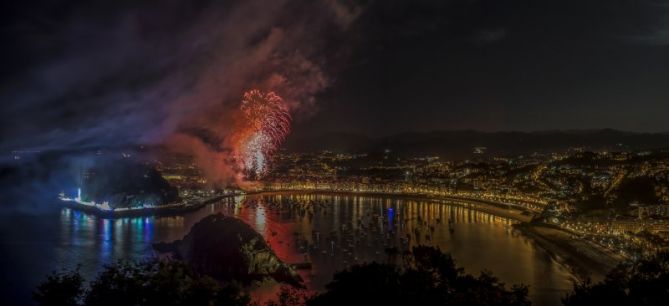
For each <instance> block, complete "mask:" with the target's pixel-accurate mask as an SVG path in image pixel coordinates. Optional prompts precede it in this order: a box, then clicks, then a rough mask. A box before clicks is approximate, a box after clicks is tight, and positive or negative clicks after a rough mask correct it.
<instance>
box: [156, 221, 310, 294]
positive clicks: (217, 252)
mask: <svg viewBox="0 0 669 306" xmlns="http://www.w3.org/2000/svg"><path fill="white" fill-rule="evenodd" d="M155 248H156V249H157V250H158V251H160V252H163V253H170V254H172V255H173V256H174V257H175V258H176V259H179V260H183V261H184V262H186V263H188V264H189V265H190V266H191V267H192V268H193V269H194V270H195V271H197V272H198V273H202V274H205V275H209V276H211V277H213V278H215V279H217V280H220V281H238V282H240V283H242V284H244V285H249V284H251V283H253V282H257V281H263V280H265V279H272V280H275V281H277V282H281V283H286V284H289V285H293V286H296V287H303V284H302V278H301V277H300V276H299V275H298V274H297V273H296V272H295V271H294V270H293V269H292V268H291V267H290V266H288V265H287V264H285V263H283V262H282V261H281V260H280V259H279V258H278V257H277V256H276V254H274V251H272V249H271V248H270V247H269V246H268V245H267V243H266V242H265V240H264V239H263V237H262V236H261V235H260V234H258V233H257V232H256V231H254V230H253V229H252V228H251V227H250V226H249V225H248V224H246V223H244V222H243V221H241V220H239V219H235V218H232V217H226V216H224V215H222V214H216V215H211V216H208V217H206V218H204V219H202V220H201V221H200V222H198V223H197V224H195V225H194V226H193V228H192V229H191V231H190V232H189V233H188V235H186V236H185V237H184V238H183V239H182V240H177V241H174V242H172V243H160V244H156V245H155Z"/></svg>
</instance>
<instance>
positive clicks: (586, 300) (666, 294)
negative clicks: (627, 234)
mask: <svg viewBox="0 0 669 306" xmlns="http://www.w3.org/2000/svg"><path fill="white" fill-rule="evenodd" d="M562 302H563V304H564V305H565V306H581V305H607V306H633V305H634V306H637V305H638V306H644V305H647V306H655V305H658V306H659V305H667V304H668V303H669V253H660V254H657V255H655V256H652V257H649V258H645V259H642V260H638V261H629V262H626V263H623V264H620V265H618V267H616V268H614V269H613V270H612V271H611V272H609V274H608V275H607V276H606V278H605V279H604V280H603V281H602V282H600V283H598V284H592V283H591V282H590V281H589V280H587V281H585V282H581V283H576V284H574V290H573V292H571V293H569V294H568V295H567V296H566V297H565V298H564V299H563V300H562Z"/></svg>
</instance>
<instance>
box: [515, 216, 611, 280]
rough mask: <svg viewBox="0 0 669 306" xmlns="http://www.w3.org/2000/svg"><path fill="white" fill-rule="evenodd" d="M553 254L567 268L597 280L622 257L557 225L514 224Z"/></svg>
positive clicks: (578, 275)
mask: <svg viewBox="0 0 669 306" xmlns="http://www.w3.org/2000/svg"><path fill="white" fill-rule="evenodd" d="M515 227H516V228H517V229H518V230H520V231H521V232H522V233H523V234H524V235H525V236H526V237H529V238H530V239H532V240H534V242H535V243H536V244H537V245H538V246H539V247H541V248H543V249H544V250H546V251H547V252H548V253H550V254H551V256H553V258H554V259H555V260H556V261H558V262H560V263H562V264H563V265H565V266H567V267H569V268H570V270H571V271H572V273H573V274H574V276H576V277H577V278H579V279H580V280H585V279H587V278H590V279H591V280H592V281H594V282H597V281H600V280H602V279H603V278H604V276H605V275H606V273H608V272H609V271H610V270H611V269H613V268H614V267H615V266H616V265H617V264H618V263H620V262H621V261H622V260H623V258H622V257H620V256H618V255H615V254H612V253H611V252H609V251H608V250H606V249H604V248H602V247H600V246H598V245H595V244H593V243H591V242H588V241H585V240H583V239H580V238H578V237H576V236H574V235H573V234H571V233H569V232H568V231H565V230H562V229H560V228H557V227H554V226H550V225H544V224H535V223H520V224H517V225H516V226H515Z"/></svg>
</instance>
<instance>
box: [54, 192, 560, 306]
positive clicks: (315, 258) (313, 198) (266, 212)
mask: <svg viewBox="0 0 669 306" xmlns="http://www.w3.org/2000/svg"><path fill="white" fill-rule="evenodd" d="M213 213H225V214H227V215H232V216H235V217H237V218H240V219H242V220H244V221H245V222H247V223H248V224H249V225H251V226H252V227H253V228H254V229H255V230H257V231H258V232H259V233H261V235H263V237H264V238H265V240H266V241H267V242H268V243H269V245H270V246H271V247H272V248H273V249H274V250H275V252H276V253H277V255H278V256H279V257H280V258H281V259H282V260H284V261H286V262H290V263H298V262H305V261H308V262H311V263H312V265H313V268H312V269H311V270H309V271H302V272H301V273H302V275H303V277H304V278H305V280H306V282H307V285H308V286H309V287H311V288H316V289H320V288H323V286H324V285H325V284H326V283H327V282H329V281H330V279H331V276H332V274H333V273H334V272H335V271H337V270H341V269H343V268H345V267H347V266H349V265H352V264H355V263H362V262H368V261H379V262H385V261H387V260H389V259H390V258H389V256H388V255H387V254H386V252H385V250H386V249H388V248H397V249H399V250H400V251H401V250H406V249H408V248H410V247H411V246H413V245H417V244H428V245H434V246H437V247H439V248H441V249H442V250H444V251H446V252H450V253H451V254H452V255H453V257H454V258H455V259H456V261H457V263H458V264H459V265H461V266H463V267H465V269H466V270H467V272H469V273H473V274H477V273H478V272H479V271H481V270H484V269H487V270H490V271H492V272H493V273H494V274H495V275H496V276H498V277H499V278H500V279H502V280H503V281H505V282H507V283H521V282H522V283H524V284H528V285H530V295H531V297H532V299H533V300H534V302H535V304H539V305H551V304H553V305H557V304H559V298H560V296H561V295H562V294H563V293H562V292H564V290H567V289H568V288H570V286H571V285H570V279H571V276H570V274H569V273H568V272H567V271H566V270H565V269H563V268H562V267H561V266H559V265H558V264H556V263H555V262H554V261H553V260H551V259H550V257H549V256H548V255H547V254H545V253H544V252H542V251H541V250H538V249H536V248H535V246H534V245H533V244H532V243H530V242H529V241H528V240H526V239H524V238H523V237H522V236H520V235H519V234H518V233H516V232H514V230H513V228H512V227H511V225H512V224H513V222H514V221H512V220H510V219H507V218H503V217H499V216H494V215H491V214H488V213H484V212H481V211H477V210H473V209H470V208H467V207H462V206H459V205H451V204H449V203H430V202H422V201H414V200H406V199H393V198H374V197H358V196H331V195H314V194H309V195H285V194H283V195H281V194H280V195H272V196H249V197H247V198H236V199H229V200H225V201H223V202H221V203H216V204H211V205H208V206H207V207H204V208H202V209H200V210H198V211H196V212H193V213H189V214H185V215H183V216H170V217H138V218H120V219H104V218H100V217H97V216H93V215H87V214H84V213H81V212H78V211H75V210H71V209H67V208H64V209H63V210H62V211H61V214H60V234H59V236H58V237H59V239H60V241H59V243H58V244H57V246H56V249H57V250H56V253H55V254H56V256H57V261H58V264H59V266H64V267H73V266H76V265H77V264H81V265H82V272H83V273H84V274H85V275H86V274H87V276H88V277H90V276H91V275H93V274H94V273H95V272H97V271H99V269H100V267H102V266H103V265H104V264H108V263H111V262H114V261H116V260H118V259H139V260H141V259H146V258H149V257H152V256H155V253H154V251H153V249H152V244H153V243H155V242H165V241H173V240H177V239H181V238H182V237H183V236H184V235H185V234H187V233H188V231H189V229H190V228H191V227H192V226H193V224H195V223H196V222H197V221H199V220H201V219H202V218H204V217H206V216H207V215H210V214H213ZM400 254H401V252H400ZM395 260H399V259H395Z"/></svg>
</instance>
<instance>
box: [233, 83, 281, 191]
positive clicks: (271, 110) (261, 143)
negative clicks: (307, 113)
mask: <svg viewBox="0 0 669 306" xmlns="http://www.w3.org/2000/svg"><path fill="white" fill-rule="evenodd" d="M241 111H242V114H243V124H242V128H241V130H240V131H239V133H238V134H237V135H238V137H237V141H236V143H237V145H236V146H235V147H236V151H237V158H238V161H239V164H240V167H241V168H243V169H244V172H246V173H247V174H253V175H255V176H256V178H257V177H261V176H262V175H263V174H265V173H266V171H267V161H268V159H269V156H271V154H273V153H274V152H275V151H276V150H277V149H278V148H279V145H281V143H282V142H283V140H285V138H286V136H287V135H288V133H289V132H290V123H291V117H290V112H289V109H288V105H286V102H285V101H284V100H283V99H282V98H281V97H279V96H278V95H277V94H275V93H274V92H267V93H264V92H262V91H260V90H257V89H253V90H250V91H247V92H246V93H244V96H243V99H242V104H241Z"/></svg>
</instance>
